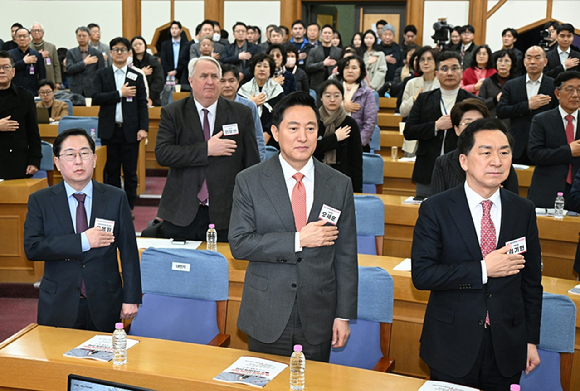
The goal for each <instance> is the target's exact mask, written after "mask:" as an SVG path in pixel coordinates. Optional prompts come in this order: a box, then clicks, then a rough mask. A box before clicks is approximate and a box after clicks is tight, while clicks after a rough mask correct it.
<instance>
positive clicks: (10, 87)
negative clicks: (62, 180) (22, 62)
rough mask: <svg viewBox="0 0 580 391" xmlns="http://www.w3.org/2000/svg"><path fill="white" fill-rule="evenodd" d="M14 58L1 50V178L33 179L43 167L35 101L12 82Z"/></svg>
mask: <svg viewBox="0 0 580 391" xmlns="http://www.w3.org/2000/svg"><path fill="white" fill-rule="evenodd" d="M14 73H15V71H14V60H13V59H12V56H11V55H10V54H9V53H8V52H6V51H4V50H1V51H0V179H19V178H26V177H27V176H31V175H32V174H34V173H35V172H36V171H38V168H39V167H40V157H41V156H42V155H41V152H40V150H41V148H40V135H39V133H38V123H37V121H36V108H35V107H34V98H33V97H32V95H31V94H30V93H29V92H27V91H26V90H24V89H23V88H21V87H17V86H16V85H14V84H13V83H12V79H13V78H14Z"/></svg>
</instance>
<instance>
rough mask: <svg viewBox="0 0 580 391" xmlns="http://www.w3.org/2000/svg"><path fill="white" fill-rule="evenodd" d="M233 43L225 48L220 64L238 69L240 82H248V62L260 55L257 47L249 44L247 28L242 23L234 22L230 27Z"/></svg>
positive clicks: (249, 77)
mask: <svg viewBox="0 0 580 391" xmlns="http://www.w3.org/2000/svg"><path fill="white" fill-rule="evenodd" d="M232 30H233V32H234V38H235V39H234V42H233V43H231V44H229V45H228V46H226V48H225V50H224V54H223V57H222V60H221V62H223V63H224V64H232V65H234V66H236V67H237V68H238V72H239V74H240V80H245V81H248V80H250V79H251V75H250V60H251V59H252V57H254V56H255V55H256V54H258V53H260V48H258V46H256V45H254V44H252V43H249V42H248V40H247V39H246V38H247V32H248V27H247V26H246V25H245V24H244V23H242V22H236V24H234V26H233V27H232Z"/></svg>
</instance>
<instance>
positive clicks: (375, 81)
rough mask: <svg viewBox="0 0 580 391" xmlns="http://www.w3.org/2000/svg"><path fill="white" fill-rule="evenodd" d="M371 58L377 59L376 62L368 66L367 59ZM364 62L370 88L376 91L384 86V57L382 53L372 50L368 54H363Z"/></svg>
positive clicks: (385, 67)
mask: <svg viewBox="0 0 580 391" xmlns="http://www.w3.org/2000/svg"><path fill="white" fill-rule="evenodd" d="M371 57H378V60H377V61H375V62H374V63H372V64H369V59H370V58H371ZM364 61H365V66H366V68H367V76H368V78H369V83H370V87H371V88H372V89H373V90H375V91H376V90H378V89H379V88H381V87H382V86H383V84H385V75H386V74H387V61H386V60H385V55H384V53H382V52H377V51H374V50H373V51H372V52H371V53H370V54H369V53H368V52H365V55H364Z"/></svg>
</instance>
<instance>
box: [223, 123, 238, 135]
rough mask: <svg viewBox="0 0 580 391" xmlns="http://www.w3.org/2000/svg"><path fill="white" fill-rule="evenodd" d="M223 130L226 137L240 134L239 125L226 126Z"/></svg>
mask: <svg viewBox="0 0 580 391" xmlns="http://www.w3.org/2000/svg"><path fill="white" fill-rule="evenodd" d="M222 130H223V131H224V136H234V135H236V134H240V130H239V129H238V124H231V125H224V126H223V127H222Z"/></svg>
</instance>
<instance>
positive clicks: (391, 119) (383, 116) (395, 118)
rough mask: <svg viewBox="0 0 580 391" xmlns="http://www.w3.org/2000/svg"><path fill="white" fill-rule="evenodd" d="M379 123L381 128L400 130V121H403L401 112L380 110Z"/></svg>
mask: <svg viewBox="0 0 580 391" xmlns="http://www.w3.org/2000/svg"><path fill="white" fill-rule="evenodd" d="M378 119H379V121H378V125H379V128H381V130H396V131H398V130H399V122H402V121H403V117H402V116H401V115H400V114H392V113H381V112H379V118H378Z"/></svg>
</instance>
